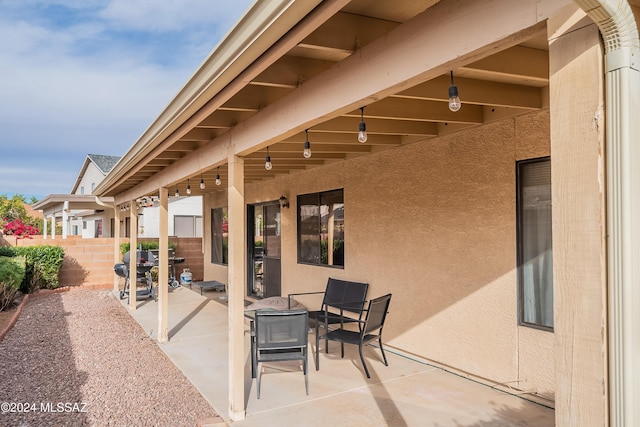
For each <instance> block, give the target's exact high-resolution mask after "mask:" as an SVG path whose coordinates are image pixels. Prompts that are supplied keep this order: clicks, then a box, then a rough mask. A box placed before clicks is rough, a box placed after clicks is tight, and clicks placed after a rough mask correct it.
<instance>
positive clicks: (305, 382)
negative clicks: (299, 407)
mask: <svg viewBox="0 0 640 427" xmlns="http://www.w3.org/2000/svg"><path fill="white" fill-rule="evenodd" d="M307 358H308V354H307V351H306V350H305V352H304V361H303V362H302V369H303V370H304V388H305V390H306V391H307V396H309V375H307V373H308V370H307V368H308V367H307Z"/></svg>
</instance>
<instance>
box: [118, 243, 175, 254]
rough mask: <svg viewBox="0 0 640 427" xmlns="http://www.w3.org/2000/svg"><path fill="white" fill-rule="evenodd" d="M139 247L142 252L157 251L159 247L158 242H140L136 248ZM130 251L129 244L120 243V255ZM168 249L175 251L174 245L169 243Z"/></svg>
mask: <svg viewBox="0 0 640 427" xmlns="http://www.w3.org/2000/svg"><path fill="white" fill-rule="evenodd" d="M139 245H142V250H143V251H149V250H152V249H158V246H159V245H160V244H159V243H158V242H155V241H154V242H140V243H138V247H140V246H139ZM130 249H131V244H130V243H129V242H126V243H120V253H121V254H122V255H124V254H126V253H127V252H129V250H130ZM169 249H173V250H174V251H175V250H176V244H175V243H173V242H169Z"/></svg>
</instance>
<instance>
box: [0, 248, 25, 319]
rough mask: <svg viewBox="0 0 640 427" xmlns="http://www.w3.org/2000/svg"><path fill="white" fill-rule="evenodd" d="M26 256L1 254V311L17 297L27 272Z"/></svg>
mask: <svg viewBox="0 0 640 427" xmlns="http://www.w3.org/2000/svg"><path fill="white" fill-rule="evenodd" d="M24 267H25V259H24V257H7V256H0V311H2V310H4V309H6V308H7V307H9V306H10V305H11V304H13V301H14V300H15V299H16V296H17V294H18V291H19V290H20V284H21V283H22V280H23V279H24V274H25V268H24Z"/></svg>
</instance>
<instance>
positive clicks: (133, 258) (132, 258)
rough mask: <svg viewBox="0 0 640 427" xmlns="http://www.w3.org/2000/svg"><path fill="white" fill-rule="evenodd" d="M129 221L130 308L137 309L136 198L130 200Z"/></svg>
mask: <svg viewBox="0 0 640 427" xmlns="http://www.w3.org/2000/svg"><path fill="white" fill-rule="evenodd" d="M129 206H130V211H129V221H130V224H131V233H130V234H131V237H130V238H129V242H130V243H129V309H131V310H135V309H136V304H137V301H136V299H137V295H136V291H137V289H138V271H137V270H138V269H137V268H136V267H137V264H138V257H137V255H138V208H137V206H136V202H135V200H132V201H131V202H129Z"/></svg>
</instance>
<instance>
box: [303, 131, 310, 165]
mask: <svg viewBox="0 0 640 427" xmlns="http://www.w3.org/2000/svg"><path fill="white" fill-rule="evenodd" d="M304 133H305V136H306V140H305V141H304V150H303V151H302V155H303V156H304V158H305V159H308V158H309V157H311V143H309V129H305V130H304Z"/></svg>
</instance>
